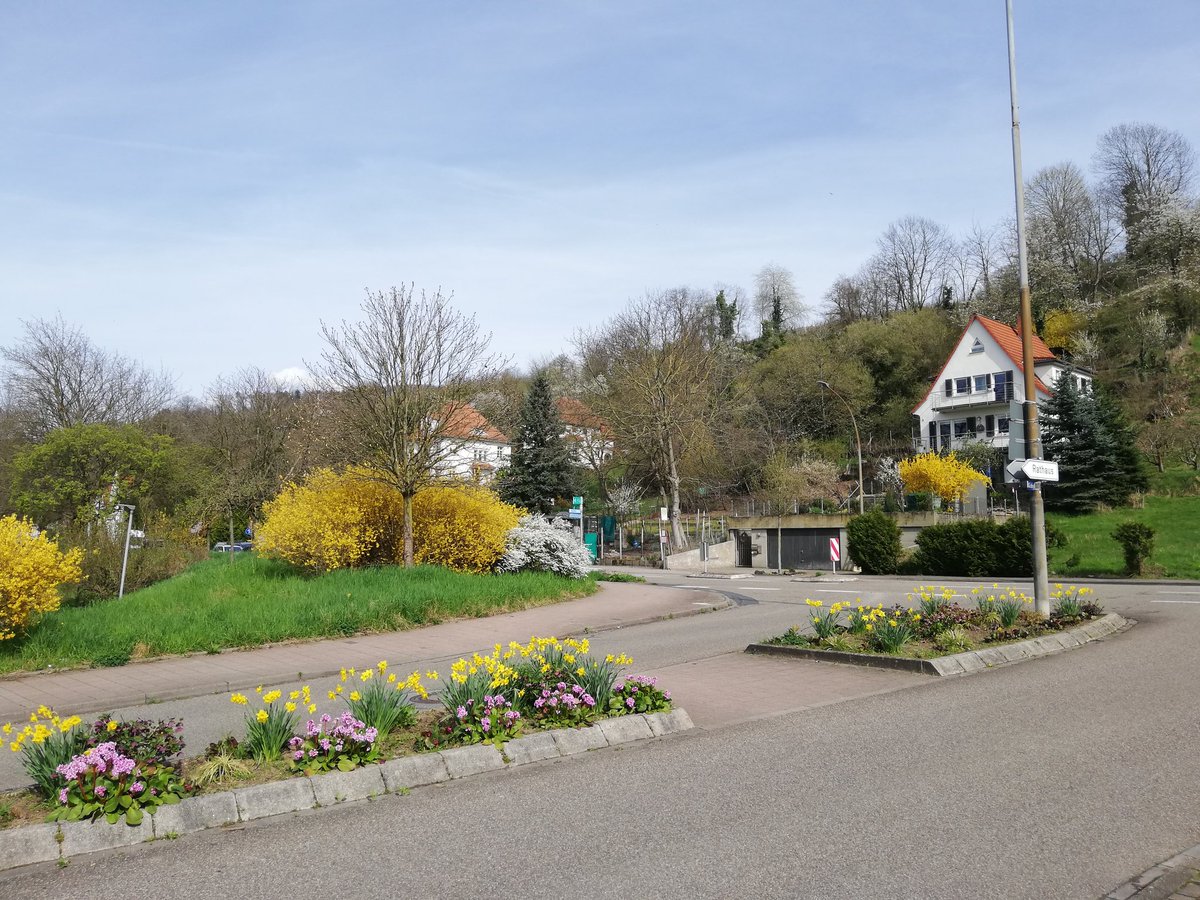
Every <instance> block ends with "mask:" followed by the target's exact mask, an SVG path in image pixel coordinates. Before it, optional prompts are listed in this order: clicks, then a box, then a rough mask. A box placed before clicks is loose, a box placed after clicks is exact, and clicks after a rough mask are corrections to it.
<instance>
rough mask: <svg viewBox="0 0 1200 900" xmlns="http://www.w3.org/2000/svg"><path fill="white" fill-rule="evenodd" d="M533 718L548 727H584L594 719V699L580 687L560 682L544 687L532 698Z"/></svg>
mask: <svg viewBox="0 0 1200 900" xmlns="http://www.w3.org/2000/svg"><path fill="white" fill-rule="evenodd" d="M532 705H533V710H534V713H533V715H534V718H535V719H536V720H537V721H538V722H539V723H541V724H544V725H550V726H563V725H565V726H579V725H586V724H587V723H588V722H589V721H591V720H592V719H593V718H594V717H595V711H596V698H595V697H593V696H592V695H591V694H589V693H588V692H587V691H585V690H584V689H583V687H582V686H581V685H578V684H572V685H568V684H567V683H566V682H565V681H560V682H558V684H556V685H555V686H554V687H553V688H549V687H544V688H542V690H541V691H540V692H539V693H538V694H537V695H536V696H534V698H533V704H532Z"/></svg>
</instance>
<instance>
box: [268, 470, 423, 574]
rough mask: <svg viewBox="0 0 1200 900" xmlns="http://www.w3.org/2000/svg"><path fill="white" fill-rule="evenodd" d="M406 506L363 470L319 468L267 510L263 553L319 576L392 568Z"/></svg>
mask: <svg viewBox="0 0 1200 900" xmlns="http://www.w3.org/2000/svg"><path fill="white" fill-rule="evenodd" d="M403 526H404V504H403V501H402V500H401V498H400V495H399V494H398V493H397V492H396V491H395V490H394V489H393V488H390V487H388V486H387V485H383V484H380V483H379V482H377V481H371V480H369V479H367V478H365V477H363V473H362V471H361V470H359V469H354V468H351V469H347V470H346V471H345V472H344V473H337V472H334V471H332V470H331V469H318V470H316V471H315V472H312V473H311V474H309V475H308V476H307V477H306V478H305V479H304V480H303V481H301V482H298V483H292V484H289V485H287V486H286V487H285V488H284V489H283V490H282V491H281V492H280V494H279V496H277V497H276V498H275V499H274V500H271V501H269V502H268V503H266V504H265V505H264V506H263V521H262V523H261V524H260V525H259V526H258V530H257V532H256V533H255V540H254V546H255V549H256V550H258V552H260V553H264V554H266V555H268V556H277V557H279V558H280V559H284V560H286V561H287V562H290V563H291V564H292V565H295V566H300V567H301V568H305V569H312V570H315V571H318V572H328V571H330V570H331V569H343V568H347V567H351V566H365V565H371V564H372V563H375V564H378V563H391V562H395V561H396V559H397V549H398V548H400V549H401V552H402V548H403V544H402V537H401V535H402V529H403Z"/></svg>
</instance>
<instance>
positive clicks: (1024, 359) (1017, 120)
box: [1005, 0, 1050, 616]
mask: <svg viewBox="0 0 1200 900" xmlns="http://www.w3.org/2000/svg"><path fill="white" fill-rule="evenodd" d="M1005 11H1006V14H1007V18H1008V90H1009V97H1010V99H1011V101H1012V150H1013V181H1014V183H1015V188H1016V201H1017V265H1018V268H1019V269H1020V290H1021V367H1022V368H1023V369H1024V374H1025V402H1024V404H1023V406H1022V408H1023V410H1024V412H1025V458H1026V459H1041V457H1042V440H1041V435H1040V434H1039V433H1038V409H1037V373H1036V372H1034V369H1033V367H1034V356H1033V306H1032V303H1031V302H1030V299H1029V254H1028V250H1027V249H1026V242H1025V180H1024V176H1023V175H1022V174H1021V113H1020V106H1019V104H1018V103H1017V48H1016V39H1015V35H1014V32H1013V5H1012V0H1005ZM1029 521H1030V525H1031V530H1032V531H1033V599H1034V603H1035V605H1036V608H1037V612H1038V613H1039V614H1040V615H1043V616H1048V615H1050V576H1049V572H1048V571H1047V570H1048V566H1047V563H1046V508H1045V506H1044V504H1043V503H1042V485H1041V482H1039V481H1031V482H1029Z"/></svg>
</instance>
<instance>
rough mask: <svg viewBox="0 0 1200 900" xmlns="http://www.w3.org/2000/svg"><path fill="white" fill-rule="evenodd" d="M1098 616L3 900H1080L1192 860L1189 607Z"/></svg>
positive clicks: (714, 645)
mask: <svg viewBox="0 0 1200 900" xmlns="http://www.w3.org/2000/svg"><path fill="white" fill-rule="evenodd" d="M653 577H654V578H655V580H662V581H674V580H677V577H676V576H674V575H671V574H670V573H662V574H656V575H655V576H653ZM684 583H690V584H695V583H696V582H695V581H691V582H684ZM912 583H913V582H911V581H905V582H885V581H882V580H876V579H861V580H859V581H856V582H849V583H841V584H830V585H828V586H827V587H826V586H821V585H813V584H796V583H793V582H790V581H788V580H786V579H781V578H775V577H760V578H755V579H750V580H746V581H741V580H739V581H733V582H721V583H715V584H714V583H712V582H705V583H704V586H705V587H716V588H718V589H726V588H727V589H729V590H733V591H736V592H738V593H739V594H741V595H743V596H749V597H754V598H756V599H757V600H758V602H757V603H755V604H752V605H745V606H740V607H737V608H735V609H730V610H726V611H722V612H717V613H712V614H710V615H703V616H697V617H693V618H688V619H680V620H675V621H671V622H663V623H656V624H653V625H646V626H636V627H632V628H628V629H621V630H619V631H615V632H608V633H605V634H603V635H598V636H596V637H595V639H594V641H595V643H596V645H597V647H599V648H601V649H606V648H609V647H611V648H614V649H621V650H626V651H627V652H630V653H632V654H633V655H634V656H635V658H637V662H638V666H637V668H656V667H661V666H663V665H670V664H672V663H674V662H681V661H685V660H688V659H698V658H703V657H705V656H711V655H716V654H719V653H725V652H728V651H730V650H735V649H738V648H739V647H741V646H744V645H745V644H746V643H747V642H748V641H749V640H751V639H754V638H758V637H761V636H763V635H765V634H768V633H771V632H777V631H779V630H781V628H782V627H786V625H788V624H791V623H793V622H796V621H801V620H802V619H803V618H805V612H804V606H803V599H804V597H805V596H820V597H822V598H824V599H827V600H829V599H851V600H853V599H854V598H855V597H856V596H861V597H862V598H863V599H864V601H865V600H868V599H875V598H876V597H878V598H879V599H880V600H883V599H885V597H886V599H889V600H890V599H894V598H895V597H897V596H898V592H902V591H903V590H904V589H907V588H908V587H911V585H912ZM956 583H962V582H956ZM834 591H852V592H853V593H852V594H840V593H834ZM1097 593H1098V595H1099V597H1100V599H1101V600H1102V601H1103V602H1104V603H1105V605H1106V606H1107V607H1108V608H1109V609H1111V610H1114V611H1117V612H1121V613H1122V614H1125V615H1127V616H1131V617H1133V618H1135V619H1137V620H1138V623H1139V624H1138V625H1137V627H1136V628H1134V629H1132V630H1131V631H1129V632H1126V633H1125V634H1122V635H1120V636H1118V637H1116V638H1114V639H1111V640H1108V641H1104V642H1101V643H1098V644H1093V645H1089V646H1087V647H1084V648H1082V649H1079V650H1076V651H1072V652H1069V653H1064V654H1059V655H1057V656H1053V657H1049V658H1045V659H1040V660H1035V661H1031V662H1026V663H1023V664H1020V665H1016V666H1010V667H1004V668H1000V669H996V670H992V671H988V672H984V673H981V674H978V675H973V676H969V677H963V678H949V679H933V678H930V679H928V681H927V682H924V683H922V684H921V685H920V686H918V687H914V688H910V689H905V690H899V691H896V692H893V693H889V694H885V695H880V696H876V697H868V698H865V699H860V700H855V701H851V702H846V703H840V704H836V705H831V706H825V707H821V708H818V709H811V710H805V711H803V712H801V713H794V714H784V715H780V716H776V717H772V718H768V719H763V720H758V721H755V722H750V723H740V724H736V725H729V726H727V727H712V728H708V729H703V730H698V731H696V732H693V733H691V734H687V735H683V736H679V737H675V738H669V739H663V740H658V741H653V742H648V743H646V744H644V745H640V746H633V747H629V748H625V749H610V750H604V751H598V752H594V753H589V754H586V755H585V756H583V757H574V758H571V759H566V760H557V761H553V762H549V763H542V764H537V765H534V766H528V767H523V768H521V769H517V770H514V771H511V772H499V773H493V774H490V775H487V776H482V777H478V778H474V779H466V780H463V781H458V782H453V783H450V784H446V785H442V786H435V787H430V788H422V789H418V790H415V791H413V792H412V793H411V794H409V795H407V796H396V797H387V798H382V799H380V800H378V801H375V802H372V803H366V804H354V805H349V806H345V807H338V808H334V809H324V810H316V811H313V812H310V813H305V814H299V815H294V816H288V817H281V818H279V819H276V820H267V821H265V822H260V823H254V824H253V825H250V826H245V827H239V828H234V829H224V830H216V831H210V832H205V833H202V834H197V835H189V836H186V837H184V838H181V839H180V840H178V841H173V842H157V843H154V844H150V845H143V846H141V847H137V848H131V849H128V850H123V851H118V852H115V853H112V854H100V855H95V856H91V857H82V858H78V859H76V860H73V861H72V862H71V864H70V865H69V866H67V867H66V868H64V869H61V870H60V869H57V868H55V867H53V866H47V867H34V868H31V869H29V870H25V871H22V872H20V873H17V874H11V873H10V874H9V875H7V876H3V875H0V896H3V897H7V896H13V897H16V896H21V897H80V898H82V897H112V896H114V895H120V896H127V897H208V896H211V895H213V894H226V895H233V896H239V897H241V896H245V897H277V896H289V895H294V894H297V893H301V892H303V893H304V894H306V895H320V894H332V893H335V892H336V893H338V894H342V893H353V894H354V895H355V896H358V897H363V898H374V897H389V898H394V897H460V896H463V895H493V896H496V895H498V896H514V897H551V896H560V895H563V894H569V895H573V896H580V897H681V898H693V897H695V898H700V897H819V898H826V897H828V898H835V897H847V898H872V897H880V898H883V897H887V898H897V897H903V898H908V897H914V898H916V897H920V898H991V897H995V898H1024V897H1029V898H1076V897H1078V898H1087V900H1094V898H1096V897H1099V896H1100V895H1102V894H1103V893H1105V892H1106V891H1108V890H1110V889H1111V888H1112V887H1114V886H1115V885H1117V884H1119V883H1120V882H1122V881H1124V880H1125V879H1126V878H1128V877H1129V876H1131V875H1132V874H1135V873H1137V872H1140V871H1142V870H1143V869H1145V868H1147V867H1149V866H1150V865H1152V864H1154V863H1156V862H1158V861H1160V860H1162V859H1164V858H1166V857H1168V856H1171V855H1172V854H1174V853H1175V852H1177V851H1178V850H1179V849H1182V848H1183V847H1187V846H1191V845H1194V844H1196V843H1197V842H1200V665H1198V664H1197V662H1198V658H1197V648H1198V647H1200V587H1197V586H1188V585H1178V586H1148V585H1139V586H1136V587H1135V586H1097ZM184 703H185V704H186V703H195V704H201V705H202V704H204V703H211V704H213V707H212V708H213V711H214V712H213V715H214V716H221V715H227V712H226V709H225V708H226V707H228V706H229V704H228V702H227V700H225V698H224V697H220V698H197V699H195V700H192V701H184ZM173 706H174V705H173V704H172V705H168V704H162V705H159V706H154V707H151V708H150V710H151V711H152V712H153V714H155V715H160V714H168V710H169V707H173ZM217 710H221V711H220V712H219V713H218V712H217ZM199 712H200V710H197V713H198V714H199ZM233 712H234V718H235V719H236V718H237V713H236V711H233Z"/></svg>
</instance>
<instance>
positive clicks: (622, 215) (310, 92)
mask: <svg viewBox="0 0 1200 900" xmlns="http://www.w3.org/2000/svg"><path fill="white" fill-rule="evenodd" d="M1016 16H1017V48H1018V63H1019V67H1020V72H1019V75H1020V88H1021V101H1022V126H1023V133H1024V149H1025V156H1026V173H1027V174H1032V172H1034V171H1035V170H1036V169H1037V168H1038V167H1040V166H1042V165H1047V164H1051V163H1056V162H1060V161H1063V160H1068V159H1069V160H1074V161H1077V162H1078V163H1079V164H1081V165H1083V166H1085V167H1086V166H1087V165H1088V162H1089V160H1090V157H1091V154H1092V151H1093V149H1094V146H1095V140H1096V137H1097V136H1098V135H1099V134H1100V133H1101V132H1103V131H1104V130H1106V129H1107V128H1108V127H1110V126H1112V125H1115V124H1118V123H1120V122H1123V121H1135V120H1140V121H1149V122H1154V123H1156V124H1158V125H1161V126H1163V127H1166V128H1171V129H1176V130H1179V131H1181V132H1183V133H1184V134H1185V135H1186V136H1187V137H1188V138H1189V139H1190V140H1191V141H1192V143H1193V144H1194V145H1196V146H1197V147H1200V116H1198V115H1197V113H1198V111H1200V110H1198V107H1200V104H1198V102H1197V98H1198V97H1200V2H1198V0H1155V2H1154V3H1143V2H1134V0H1120V2H1112V0H1110V2H1096V0H1086V2H1085V0H1057V2H1054V3H1046V2H1033V0H1018V2H1017V3H1016ZM1006 66H1007V49H1006V44H1005V34H1004V3H1003V0H973V2H970V3H962V2H961V0H959V2H955V0H910V2H907V3H897V2H882V0H850V2H825V0H821V2H813V0H793V2H790V3H785V2H780V0H775V2H742V3H738V4H732V3H709V2H702V0H692V2H689V3H683V2H666V0H664V2H658V0H645V2H640V3H621V2H615V0H614V2H598V0H595V2H570V0H562V2H558V3H551V2H513V3H507V4H499V3H483V2H470V0H464V2H456V3H444V4H416V3H397V2H390V3H389V2H378V3H370V2H345V0H343V2H336V3H333V2H330V3H318V2H292V3H269V2H264V3H257V4H246V3H234V2H227V3H206V2H202V0H197V2H193V3H191V4H186V5H184V4H166V3H151V2H145V3H128V2H119V0H114V2H112V3H107V4H85V3H75V4H64V3H55V2H38V3H33V4H6V5H5V6H4V8H3V9H2V10H0V108H3V109H4V115H3V117H0V211H2V215H0V304H2V305H3V309H4V313H5V315H4V316H3V317H0V345H7V344H9V343H11V342H12V341H13V340H14V339H15V337H16V335H17V334H18V331H19V328H18V324H17V319H19V318H22V317H30V316H48V315H50V316H52V315H55V314H61V315H62V316H63V317H64V318H65V319H67V320H68V321H71V322H74V323H77V324H78V325H80V326H81V327H82V328H83V329H84V330H85V331H86V332H87V333H88V334H89V335H90V336H91V337H92V339H93V340H94V341H95V342H97V343H98V344H101V345H102V346H105V347H109V348H111V349H114V350H119V351H121V352H123V353H125V354H127V355H130V356H134V357H137V358H139V359H141V360H143V361H144V362H146V363H148V364H150V365H151V366H154V367H158V366H162V367H164V368H166V369H167V370H168V371H170V372H173V373H175V375H176V376H177V379H178V387H179V389H180V391H181V392H184V393H191V394H193V395H197V396H199V395H201V394H202V393H203V390H204V388H205V387H206V386H207V385H208V384H209V383H211V382H212V381H213V379H215V378H216V377H217V376H218V375H221V374H223V373H229V372H232V371H233V370H235V369H237V368H239V367H241V366H244V365H257V366H261V367H263V368H266V369H268V370H270V371H279V370H283V369H287V368H289V367H296V366H300V365H302V364H303V361H304V360H305V359H309V360H311V359H314V358H315V357H316V356H317V355H318V354H319V352H320V348H321V341H320V322H321V320H326V321H336V320H339V319H342V318H350V319H353V318H355V317H356V316H357V313H358V303H359V302H360V301H361V299H362V296H363V291H364V288H371V289H373V290H374V289H383V288H387V287H389V286H391V285H393V284H399V283H403V282H410V281H412V282H415V283H416V284H417V286H418V287H425V288H427V289H433V288H437V287H438V286H441V287H442V288H443V289H444V290H446V291H452V292H453V293H454V295H455V299H456V303H457V305H458V306H459V307H460V308H462V309H464V310H466V311H469V312H473V313H475V314H476V315H477V317H478V319H479V322H480V324H481V325H482V326H483V328H484V329H486V330H489V331H491V332H493V333H494V344H493V347H494V349H496V350H499V351H500V352H502V353H504V354H506V355H509V356H511V357H512V359H513V361H514V363H515V364H517V365H521V366H523V365H525V364H527V363H528V362H529V361H530V360H531V359H534V358H538V357H545V356H549V355H553V354H555V353H558V352H561V351H565V350H567V351H569V350H570V347H571V342H570V339H571V336H572V334H573V333H574V332H575V331H576V330H577V329H578V328H580V327H588V326H591V325H595V324H597V323H599V322H602V321H603V320H604V319H606V318H607V317H608V316H610V315H612V314H613V313H614V312H615V311H617V310H618V309H620V308H621V307H622V306H623V305H624V304H625V303H626V301H627V300H628V299H629V298H631V297H636V296H640V295H642V294H643V293H645V292H647V291H654V290H658V289H663V288H668V287H673V286H677V285H682V284H686V285H691V286H694V287H699V288H710V287H712V286H713V285H714V284H716V283H719V282H720V283H728V284H737V285H742V286H743V287H745V288H746V289H747V290H751V289H752V287H753V276H754V273H755V272H756V271H757V270H758V269H760V268H761V267H762V266H763V265H765V264H767V263H775V264H778V265H781V266H784V267H786V268H788V269H790V270H791V271H792V272H793V273H794V274H795V277H796V281H797V285H798V286H799V288H800V290H801V291H802V293H803V294H804V295H805V297H806V300H807V301H808V302H809V303H810V304H818V303H819V302H820V299H821V297H822V295H823V294H824V293H825V291H826V290H827V289H828V287H829V285H830V283H831V282H832V281H833V279H834V278H835V277H836V276H837V275H838V274H839V273H843V272H851V271H853V270H854V269H856V268H857V267H858V266H859V264H860V263H861V262H862V261H863V260H865V259H866V257H867V256H868V255H870V253H871V252H872V251H873V248H874V242H875V239H876V237H877V236H878V234H879V233H880V232H881V231H882V230H883V229H884V228H885V227H886V226H887V224H888V223H889V222H891V221H893V220H894V219H897V218H899V217H900V216H903V215H906V214H916V215H923V216H928V217H929V218H932V219H935V220H938V221H940V222H942V223H943V224H945V225H947V226H948V227H950V228H951V229H953V230H955V231H963V230H965V229H967V228H969V227H970V225H971V224H972V222H980V223H981V224H992V223H994V222H996V221H998V220H999V219H1001V218H1002V217H1004V216H1006V215H1009V214H1010V211H1011V209H1012V185H1011V160H1010V156H1009V153H1010V149H1009V128H1008V75H1007V68H1006Z"/></svg>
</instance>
